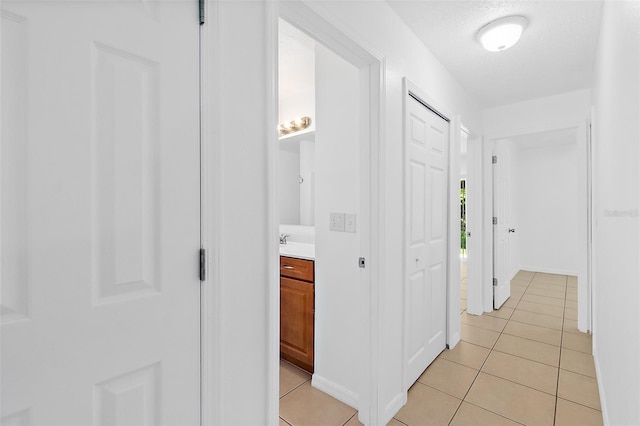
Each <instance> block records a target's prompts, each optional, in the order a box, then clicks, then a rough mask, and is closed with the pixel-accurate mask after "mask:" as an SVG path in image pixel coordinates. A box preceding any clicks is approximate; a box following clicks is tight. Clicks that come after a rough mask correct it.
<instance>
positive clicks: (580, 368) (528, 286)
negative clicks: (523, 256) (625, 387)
mask: <svg viewBox="0 0 640 426" xmlns="http://www.w3.org/2000/svg"><path fill="white" fill-rule="evenodd" d="M463 282H464V283H465V284H466V280H464V275H463ZM576 287H577V282H576V278H575V277H571V276H565V275H552V274H543V273H534V272H528V271H520V272H519V273H518V274H517V275H516V277H515V278H514V279H513V280H512V282H511V298H510V299H509V300H508V301H507V302H506V303H505V305H504V306H503V307H502V308H501V309H500V310H498V311H494V312H492V313H491V314H485V315H482V316H471V315H468V314H467V313H466V312H465V311H463V312H462V313H461V323H462V324H461V340H462V341H461V342H460V343H459V344H458V345H457V346H456V347H455V349H454V350H452V351H449V350H445V351H444V352H443V353H442V354H440V356H439V357H438V358H437V359H436V360H435V361H434V362H433V364H431V366H430V367H429V368H428V369H427V370H426V371H425V372H424V373H423V374H422V376H421V377H420V378H419V379H418V381H417V382H416V383H415V384H414V385H413V387H412V388H411V389H410V390H409V397H408V398H409V399H408V402H407V405H406V406H405V407H403V408H402V409H401V410H400V411H399V412H398V414H396V416H395V418H394V420H392V422H391V423H390V424H392V425H396V426H397V425H402V424H405V425H409V426H412V425H446V424H450V425H471V424H474V425H516V424H527V425H585V426H586V425H600V424H602V413H601V411H600V401H599V395H598V387H597V383H596V379H595V369H594V363H593V357H592V356H591V337H590V336H589V335H587V334H584V333H580V332H579V331H578V329H577V324H576V318H577V288H576ZM462 296H464V293H463V294H462ZM283 364H284V365H283ZM280 397H281V399H280V416H281V420H280V424H281V425H287V424H290V425H293V426H298V425H303V424H304V425H312V424H317V425H345V424H348V425H356V424H359V422H358V421H357V416H356V415H355V414H356V410H354V409H352V408H350V407H348V406H346V405H345V404H342V403H341V402H339V401H337V400H335V399H333V398H331V397H330V396H328V395H326V394H324V393H322V392H320V391H318V390H316V389H314V388H312V387H311V383H310V376H309V375H308V374H307V373H304V372H302V371H300V370H298V369H296V368H295V367H292V366H290V365H288V364H286V363H282V364H281V370H280Z"/></svg>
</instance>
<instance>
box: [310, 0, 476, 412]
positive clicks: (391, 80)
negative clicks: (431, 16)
mask: <svg viewBox="0 0 640 426" xmlns="http://www.w3.org/2000/svg"><path fill="white" fill-rule="evenodd" d="M309 4H310V5H311V6H312V7H313V9H314V10H315V11H317V12H318V13H319V14H321V15H322V16H324V17H325V18H326V19H327V20H329V21H330V22H331V23H332V24H333V25H335V26H336V27H338V28H339V29H341V30H342V31H343V32H345V33H346V34H348V35H353V36H354V37H355V38H356V39H357V41H359V42H361V43H363V44H365V45H366V46H368V47H369V48H371V49H374V50H375V51H377V52H379V53H380V54H381V55H382V56H383V57H384V61H385V69H384V72H385V76H384V78H385V99H384V104H385V108H384V111H383V113H384V115H385V120H384V123H382V125H383V128H384V129H385V137H384V141H383V146H382V147H381V149H382V152H381V158H382V161H383V164H382V169H383V172H382V173H383V181H382V185H383V187H382V193H381V194H380V195H381V200H382V203H383V211H382V212H381V215H382V217H383V221H384V229H385V232H384V235H382V236H381V241H382V242H383V247H381V249H380V253H381V260H382V261H383V264H381V265H380V269H381V271H382V272H383V276H382V277H381V288H380V294H379V299H380V306H379V310H380V313H379V315H380V317H381V319H380V325H381V329H380V336H379V339H380V357H379V363H380V365H379V367H378V374H379V375H378V381H379V385H378V399H379V407H380V409H381V411H382V414H381V416H383V418H381V419H380V423H383V422H384V421H388V420H390V418H391V416H393V415H394V414H395V413H396V411H397V410H398V409H399V408H400V407H401V406H402V404H403V403H404V401H405V400H404V398H405V397H406V393H405V392H404V391H403V389H402V371H401V365H402V352H401V348H402V319H403V310H402V309H403V305H402V303H403V290H402V287H403V262H402V251H403V237H402V236H403V232H404V231H403V229H404V228H403V211H402V206H403V198H402V194H403V189H402V188H403V187H402V182H403V152H402V140H403V139H402V134H403V121H404V116H403V111H402V99H403V98H402V96H403V89H402V77H405V76H406V77H407V78H408V79H409V80H411V81H412V82H413V83H414V84H416V85H417V86H418V87H419V88H420V89H421V90H422V91H423V92H425V93H426V94H428V95H429V96H430V98H431V99H433V100H435V101H436V103H437V105H435V106H436V107H437V108H441V109H443V110H447V111H451V113H452V115H454V116H461V117H462V120H463V121H464V123H465V125H466V126H467V127H468V128H469V130H470V131H471V132H472V133H476V132H477V133H481V132H482V130H481V125H480V122H481V120H480V114H479V107H478V104H477V103H476V102H475V101H474V99H472V98H471V97H470V96H469V95H468V94H467V93H466V92H465V90H464V89H463V88H462V87H461V86H460V84H459V83H458V82H457V81H456V80H455V79H454V78H453V77H452V76H451V75H450V74H449V72H448V71H447V70H446V69H445V68H444V67H443V66H442V65H441V64H440V63H439V62H438V61H437V60H436V59H435V57H434V56H433V54H432V53H431V52H430V51H429V50H428V49H427V48H426V47H425V46H424V44H422V43H421V42H420V40H418V38H417V37H416V36H415V35H414V34H413V33H412V32H411V31H410V30H409V29H408V28H407V27H406V25H405V24H404V23H403V22H402V21H401V20H400V18H399V17H398V16H397V15H396V14H395V12H394V11H393V10H392V9H391V8H390V6H388V4H386V3H385V2H365V3H363V2H314V3H309ZM456 172H457V170H456ZM454 188H457V186H454ZM454 196H455V195H454ZM320 220H321V219H317V222H319V221H320ZM458 269H459V267H458ZM450 279H451V282H452V285H453V286H454V287H455V286H457V287H455V289H454V291H457V292H459V271H458V276H451V277H450ZM458 330H459V324H456V323H453V324H452V330H450V331H451V332H452V333H453V334H456V333H457V332H458ZM385 417H386V418H385Z"/></svg>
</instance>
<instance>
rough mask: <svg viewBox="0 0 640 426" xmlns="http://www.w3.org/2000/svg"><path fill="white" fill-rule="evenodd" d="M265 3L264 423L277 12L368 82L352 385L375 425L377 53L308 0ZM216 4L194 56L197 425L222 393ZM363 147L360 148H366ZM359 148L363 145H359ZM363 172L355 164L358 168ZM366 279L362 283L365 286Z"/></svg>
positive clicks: (274, 211)
mask: <svg viewBox="0 0 640 426" xmlns="http://www.w3.org/2000/svg"><path fill="white" fill-rule="evenodd" d="M262 5H263V7H265V11H266V13H265V20H266V22H265V32H266V33H265V37H264V39H265V52H266V54H265V60H266V63H265V65H266V66H265V80H266V82H267V86H268V87H269V93H268V94H267V103H266V106H265V111H266V113H265V116H264V117H261V119H264V120H265V122H267V123H273V132H272V133H269V134H268V135H265V143H266V144H267V145H268V149H267V164H268V165H267V169H268V179H267V188H268V198H269V201H268V208H267V220H266V227H267V231H268V232H267V233H268V234H269V235H273V239H272V241H273V244H269V245H268V250H267V252H266V253H265V258H267V259H268V265H269V267H268V278H267V282H268V285H269V291H268V300H266V301H265V304H266V305H267V311H268V325H267V333H268V341H267V347H264V348H256V353H261V354H262V353H265V354H266V355H267V358H268V359H267V365H268V372H267V388H266V392H267V393H268V396H267V405H268V406H267V419H266V421H267V422H268V423H270V424H276V423H277V422H278V417H279V365H280V364H279V359H280V327H279V324H280V286H279V278H280V270H279V267H278V265H279V263H278V258H279V245H278V234H279V213H278V205H277V187H278V185H277V172H278V144H277V142H278V133H277V130H276V128H277V127H276V125H277V123H278V18H280V17H282V18H284V19H286V20H287V21H289V22H291V23H293V24H294V25H295V26H296V27H298V28H299V29H301V30H302V31H304V32H306V33H307V34H309V35H310V36H312V37H313V38H314V39H316V40H319V41H321V42H322V43H323V44H325V45H326V46H328V47H329V48H330V49H331V50H333V51H334V52H336V53H338V54H339V55H341V56H342V57H344V58H348V60H349V62H351V63H354V64H358V65H357V66H358V68H360V70H361V76H362V75H363V76H364V77H365V78H367V79H368V80H369V85H368V91H367V92H368V93H367V95H368V98H369V106H370V107H369V110H365V111H362V116H361V117H360V118H361V119H362V120H367V122H368V123H369V125H368V126H367V127H366V128H365V127H364V126H363V128H362V129H361V133H362V134H363V135H366V136H367V137H368V139H367V141H366V144H365V143H362V144H361V161H362V163H361V164H364V163H365V162H366V169H367V171H368V174H367V175H366V176H364V177H363V179H366V181H368V182H369V187H370V190H369V191H368V192H367V193H361V194H360V196H361V200H362V201H361V203H362V205H365V204H364V203H367V204H368V212H369V214H368V216H369V220H368V223H365V222H364V221H363V220H362V219H365V217H364V216H365V215H362V214H361V216H362V219H361V220H360V223H359V228H360V229H361V230H362V229H368V232H363V233H362V237H361V249H362V251H363V254H362V255H363V256H365V257H366V259H367V270H368V277H369V282H367V283H361V285H360V288H361V296H362V300H363V301H364V303H363V307H364V309H363V310H362V312H363V313H362V318H361V324H362V327H363V328H362V329H363V330H364V332H365V336H366V337H365V338H364V339H363V340H364V341H365V342H366V344H365V345H364V346H363V348H362V360H363V362H362V365H361V368H362V371H361V373H360V376H361V378H362V380H361V383H360V389H359V390H358V391H359V402H360V404H359V407H358V409H359V415H360V419H361V420H362V421H364V422H365V423H368V424H377V423H379V421H378V419H379V418H381V415H382V413H383V412H384V407H383V406H382V404H380V403H379V400H378V398H379V396H378V392H377V387H378V383H377V378H378V376H379V374H378V359H379V352H380V347H379V342H378V335H379V332H378V330H379V329H380V325H381V324H380V321H381V320H380V315H379V306H378V305H379V296H378V294H379V286H380V282H381V277H382V276H383V273H384V270H383V267H382V263H381V261H380V259H384V229H383V226H382V224H383V223H384V220H383V214H384V211H383V209H382V208H381V206H383V205H384V198H383V197H384V193H383V191H382V185H381V182H384V176H383V171H384V159H383V158H381V155H380V152H381V149H382V141H383V138H384V122H385V120H384V87H385V84H384V80H385V74H384V70H385V65H384V57H383V56H382V55H381V54H380V53H379V52H377V51H376V50H375V49H373V48H372V47H370V46H369V45H368V44H367V43H366V42H364V41H363V40H361V39H360V38H359V36H358V35H357V34H355V33H354V32H353V30H352V29H351V28H350V27H349V26H348V25H346V24H344V23H342V21H341V20H340V19H339V18H336V17H328V16H324V15H323V13H322V12H321V11H320V10H316V9H315V6H313V5H312V4H304V3H303V2H302V1H286V2H276V1H274V2H271V1H267V2H263V3H262ZM218 7H219V6H218V2H217V1H213V0H206V12H205V14H206V20H207V23H212V24H209V25H207V24H205V25H204V26H202V27H201V36H202V37H201V40H202V42H201V55H202V56H201V61H202V64H201V66H202V75H204V76H207V78H203V79H202V81H201V88H202V89H201V90H202V96H203V100H202V140H203V141H212V142H213V143H203V146H202V178H203V182H202V194H203V199H202V217H203V218H206V219H205V220H203V224H202V242H203V248H205V249H207V251H208V255H207V266H208V268H207V269H208V270H210V271H211V273H210V274H209V276H207V282H206V283H205V285H203V286H202V324H201V327H202V336H203V337H202V396H201V398H202V424H220V421H221V417H220V412H221V409H222V403H223V402H222V401H223V396H222V393H221V388H220V384H219V383H218V380H217V379H218V378H219V377H221V374H222V371H223V360H222V359H221V354H220V351H219V347H220V342H221V333H222V330H221V319H220V317H219V312H220V309H219V307H220V306H223V305H224V304H225V303H228V301H225V300H222V297H223V294H221V292H220V290H219V287H220V286H219V285H217V284H219V280H220V278H219V276H217V274H218V272H217V271H219V269H220V268H219V266H220V265H217V264H216V262H217V261H218V259H219V257H220V256H219V253H220V252H221V250H224V248H223V247H221V246H220V245H219V242H218V241H219V240H218V239H217V238H216V236H217V235H220V233H221V232H222V231H223V230H222V225H221V222H220V218H221V216H222V206H221V205H220V199H221V195H222V194H221V193H222V182H223V176H222V175H221V172H220V170H221V167H220V163H219V161H220V157H221V156H220V152H219V151H220V144H219V142H218V140H219V138H218V135H217V129H218V128H219V126H220V123H219V122H218V120H219V117H220V111H221V109H222V108H223V107H224V106H223V105H221V104H220V103H219V102H217V101H216V94H217V92H218V87H219V85H220V84H221V83H220V79H219V75H220V69H219V68H220V61H219V58H218V57H217V50H216V48H215V47H216V45H217V44H218V43H220V35H219V34H218V33H217V28H216V26H215V25H216V24H215V23H216V19H217V16H218V14H219V13H218ZM365 145H366V146H365ZM363 148H366V149H363ZM361 170H362V167H361ZM365 284H366V285H365Z"/></svg>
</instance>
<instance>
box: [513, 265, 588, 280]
mask: <svg viewBox="0 0 640 426" xmlns="http://www.w3.org/2000/svg"><path fill="white" fill-rule="evenodd" d="M520 270H522V271H533V272H542V273H544V274H557V275H572V276H576V277H577V276H578V271H567V270H563V269H555V268H541V267H539V266H521V267H520ZM512 278H513V277H512Z"/></svg>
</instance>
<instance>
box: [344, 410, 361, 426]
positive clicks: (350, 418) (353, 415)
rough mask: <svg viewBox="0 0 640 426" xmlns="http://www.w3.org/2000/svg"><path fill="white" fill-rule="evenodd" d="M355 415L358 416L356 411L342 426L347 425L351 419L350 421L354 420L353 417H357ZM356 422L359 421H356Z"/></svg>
mask: <svg viewBox="0 0 640 426" xmlns="http://www.w3.org/2000/svg"><path fill="white" fill-rule="evenodd" d="M357 415H358V410H356V412H355V413H353V415H352V416H351V417H349V419H347V421H346V422H344V423H342V426H344V425H346V424H347V423H349V422H350V421H351V419H352V418H354V417H355V416H357ZM358 421H360V420H358Z"/></svg>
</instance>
